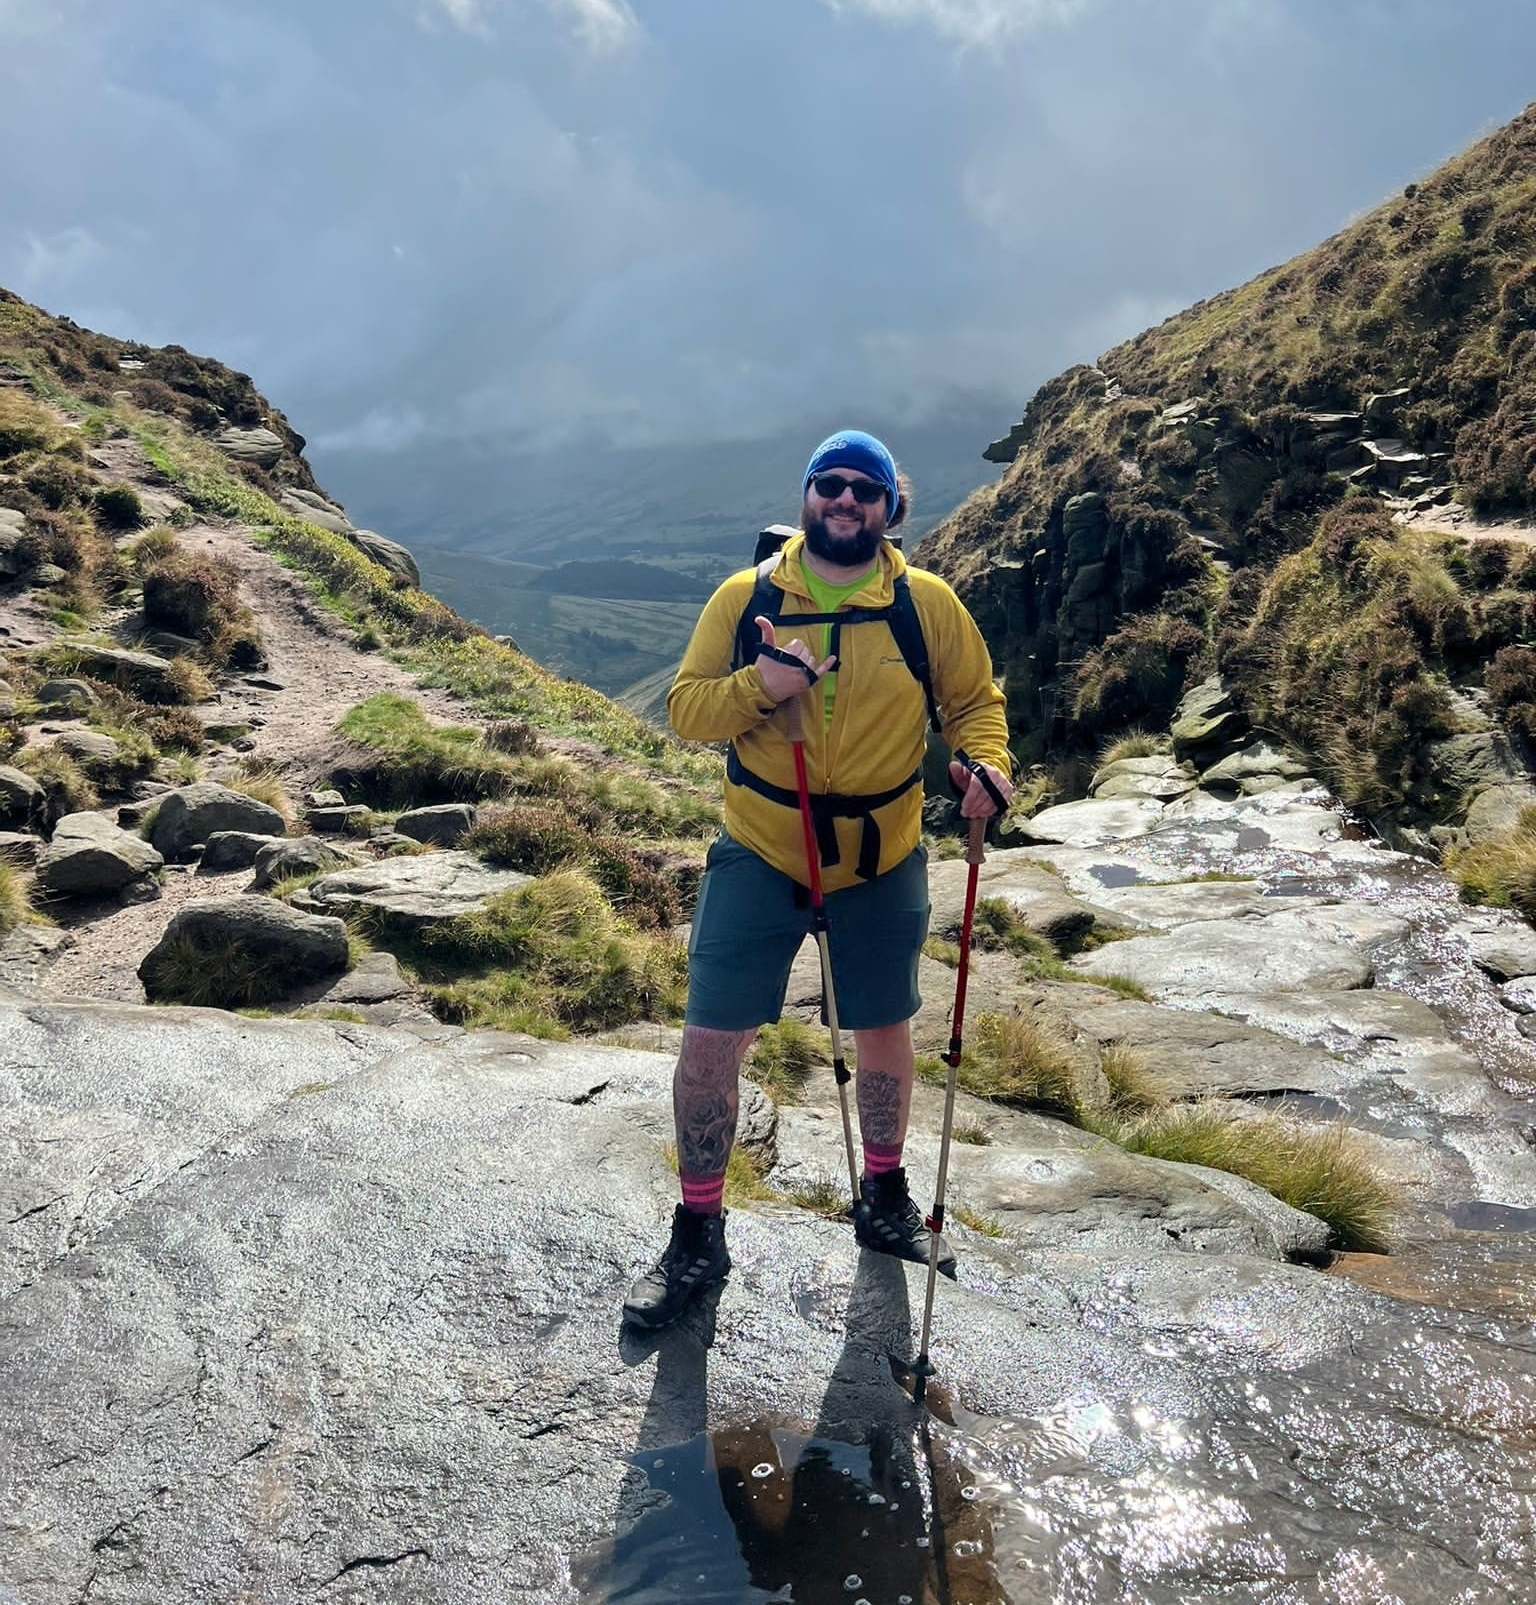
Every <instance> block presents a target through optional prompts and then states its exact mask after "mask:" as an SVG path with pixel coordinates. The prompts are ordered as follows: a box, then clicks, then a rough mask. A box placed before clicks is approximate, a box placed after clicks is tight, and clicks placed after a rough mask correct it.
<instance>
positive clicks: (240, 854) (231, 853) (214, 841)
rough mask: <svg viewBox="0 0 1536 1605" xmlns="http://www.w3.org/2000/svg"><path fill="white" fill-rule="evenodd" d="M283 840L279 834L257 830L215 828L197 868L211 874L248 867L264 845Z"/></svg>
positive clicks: (268, 845) (278, 842) (269, 845)
mask: <svg viewBox="0 0 1536 1605" xmlns="http://www.w3.org/2000/svg"><path fill="white" fill-rule="evenodd" d="M283 840H284V838H283V837H281V836H267V835H263V834H261V833H259V832H257V831H249V830H216V831H214V833H213V834H212V835H211V836H210V837H209V838H208V843H207V845H206V846H205V847H204V848H203V856H202V858H201V859H199V860H198V869H199V871H200V872H201V873H202V874H213V873H215V872H216V871H220V870H229V869H249V868H250V867H251V865H252V864H254V863H255V862H256V855H257V854H258V853H259V852H260V851H261V850H262V849H263V848H264V847H271V846H273V845H274V844H280V843H281V842H282V841H283Z"/></svg>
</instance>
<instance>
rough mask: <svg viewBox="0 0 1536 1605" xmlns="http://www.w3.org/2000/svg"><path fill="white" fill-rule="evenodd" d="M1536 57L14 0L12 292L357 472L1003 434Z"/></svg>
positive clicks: (1454, 23)
mask: <svg viewBox="0 0 1536 1605" xmlns="http://www.w3.org/2000/svg"><path fill="white" fill-rule="evenodd" d="M1532 63H1536V4H1532V3H1531V0H264V3H263V4H261V5H259V6H255V5H251V4H250V3H249V0H239V3H235V0H0V151H3V152H4V156H3V158H0V284H4V285H6V286H7V287H8V288H11V289H13V290H15V291H17V292H18V293H20V294H22V295H24V296H26V297H27V298H28V299H30V300H33V301H36V302H38V303H40V304H41V305H43V306H44V307H46V308H47V309H48V310H49V311H51V312H55V313H67V314H68V315H70V316H71V317H73V318H75V319H76V320H77V321H79V322H81V323H84V324H86V325H88V326H90V327H94V328H99V329H102V330H104V331H106V332H108V333H111V334H116V335H119V336H124V337H131V338H139V339H143V340H146V341H149V342H151V343H154V344H163V343H167V342H171V341H175V342H177V343H180V344H182V345H185V346H187V347H188V348H189V349H191V350H194V351H198V352H203V353H207V354H209V355H212V356H216V357H218V358H220V359H222V360H224V361H226V362H228V363H230V364H231V365H233V366H235V367H239V368H243V369H245V370H247V371H248V372H250V373H251V374H252V375H254V377H255V378H256V381H257V383H258V384H259V386H260V387H261V388H262V390H263V391H264V392H265V393H266V394H267V395H268V396H269V397H270V399H271V400H272V401H273V402H274V403H276V404H277V405H278V406H280V407H281V408H282V409H283V410H284V411H285V412H286V413H287V414H288V416H289V417H290V419H291V420H292V422H293V423H294V425H295V426H296V427H297V428H298V429H300V430H301V431H302V432H304V433H305V434H307V435H308V436H310V437H311V442H312V447H313V448H315V449H317V450H318V452H319V453H320V454H322V455H323V453H324V452H325V451H326V450H327V449H332V450H336V449H340V448H341V447H343V446H353V447H356V446H358V445H367V444H372V445H374V446H376V447H377V448H378V449H380V450H384V451H395V450H398V449H399V448H400V447H401V446H402V445H404V444H406V443H408V442H419V441H423V439H424V437H430V436H431V435H433V434H437V433H453V434H455V435H463V434H465V433H466V432H468V433H486V434H496V435H501V436H517V437H520V438H523V439H527V438H530V437H531V438H533V439H535V440H541V441H550V442H558V441H563V440H566V439H568V438H570V437H571V436H580V435H582V434H583V433H587V432H596V433H597V434H599V435H601V436H606V437H607V438H609V439H612V440H614V441H616V442H619V443H624V444H637V443H638V444H644V443H648V442H652V441H666V442H677V441H690V440H698V441H702V442H707V441H708V440H710V439H720V438H730V437H735V438H743V437H752V436H755V435H757V434H759V433H764V432H768V431H771V430H773V429H776V428H779V427H782V426H784V425H786V424H791V423H794V422H795V421H796V420H797V419H799V418H802V417H804V416H806V415H807V414H809V413H812V412H815V413H818V414H824V413H825V412H826V411H827V409H828V407H829V406H830V407H832V408H837V407H841V406H846V407H848V408H849V409H850V413H851V415H860V414H862V415H866V416H867V415H870V414H878V415H879V416H882V417H887V418H903V417H904V418H919V417H921V416H924V415H925V414H933V413H938V412H943V411H944V410H945V409H946V408H948V407H950V406H951V405H953V404H954V402H955V400H956V398H957V397H960V396H969V397H972V398H974V397H975V396H977V395H978V394H981V395H994V394H995V395H996V396H997V397H998V405H999V409H1000V413H999V428H998V432H999V433H1001V432H1002V430H1003V429H1005V428H1006V426H1007V422H1008V421H1009V418H1010V417H1012V416H1017V414H1018V412H1019V411H1020V410H1021V409H1022V407H1023V404H1024V402H1025V401H1026V400H1027V398H1028V396H1029V394H1030V392H1031V391H1032V390H1033V389H1034V387H1035V386H1036V385H1037V384H1039V383H1040V382H1041V381H1042V380H1044V379H1046V378H1048V377H1049V376H1050V375H1052V374H1053V373H1055V372H1057V371H1059V370H1060V369H1061V368H1063V367H1065V366H1067V365H1068V364H1069V363H1071V362H1075V361H1082V360H1091V359H1092V358H1093V357H1095V356H1097V355H1098V354H1099V353H1100V352H1101V351H1102V350H1104V349H1105V348H1106V347H1107V346H1108V345H1110V344H1112V343H1114V342H1115V341H1116V340H1119V339H1121V338H1124V337H1126V336H1128V335H1130V334H1133V333H1135V332H1136V331H1137V330H1138V329H1141V328H1143V327H1145V326H1147V325H1148V324H1150V323H1155V322H1157V321H1159V320H1160V319H1161V318H1162V317H1164V316H1166V315H1167V314H1168V313H1170V312H1172V311H1175V310H1177V309H1178V308H1180V307H1182V306H1185V305H1187V304H1188V303H1189V302H1191V301H1193V300H1196V299H1198V298H1199V297H1201V296H1203V295H1208V294H1211V293H1213V292H1215V291H1217V290H1220V289H1223V288H1225V287H1227V286H1229V285H1232V284H1235V283H1239V282H1241V281H1242V280H1244V279H1246V278H1248V277H1251V276H1252V275H1253V274H1254V273H1256V272H1259V271H1261V270H1262V269H1264V268H1266V267H1268V266H1270V265H1272V264H1273V263H1275V262H1278V261H1282V260H1284V259H1285V258H1286V257H1289V256H1291V255H1294V254H1295V253H1297V252H1298V251H1301V250H1304V249H1306V248H1308V247H1309V246H1311V245H1313V244H1315V243H1316V242H1317V241H1318V240H1320V239H1322V238H1323V237H1325V236H1326V235H1328V234H1329V233H1331V232H1333V231H1334V230H1335V229H1337V228H1339V227H1340V226H1341V225H1343V224H1344V223H1345V222H1347V221H1348V220H1349V219H1350V218H1351V217H1352V216H1353V215H1356V214H1358V213H1359V212H1362V211H1364V210H1367V209H1369V208H1370V207H1371V206H1373V205H1375V204H1376V203H1377V202H1379V201H1380V200H1382V199H1384V198H1385V197H1386V196H1387V195H1388V194H1390V193H1391V192H1392V191H1393V190H1395V189H1397V188H1399V187H1401V185H1403V184H1404V183H1406V182H1408V181H1409V180H1411V179H1413V178H1415V177H1417V176H1421V175H1422V174H1423V173H1425V172H1426V171H1428V170H1429V169H1431V168H1433V167H1434V166H1436V165H1437V164H1438V163H1439V162H1440V161H1442V160H1443V159H1445V158H1446V157H1447V156H1449V155H1452V154H1453V153H1455V152H1456V151H1458V150H1460V149H1462V148H1463V147H1464V146H1466V145H1467V144H1469V143H1470V142H1471V141H1472V140H1474V139H1475V138H1477V137H1478V136H1480V135H1481V134H1483V133H1486V132H1488V131H1489V130H1490V129H1491V128H1493V127H1495V126H1496V125H1497V124H1499V123H1501V122H1503V121H1505V120H1507V119H1508V118H1509V117H1511V116H1513V115H1514V114H1515V113H1516V112H1518V111H1519V110H1520V109H1521V108H1522V107H1523V106H1524V105H1525V104H1526V102H1527V100H1528V99H1529V98H1530V97H1531V95H1532V94H1533V93H1536V88H1533V84H1536V79H1533V77H1532V74H1531V71H1530V68H1531V65H1532Z"/></svg>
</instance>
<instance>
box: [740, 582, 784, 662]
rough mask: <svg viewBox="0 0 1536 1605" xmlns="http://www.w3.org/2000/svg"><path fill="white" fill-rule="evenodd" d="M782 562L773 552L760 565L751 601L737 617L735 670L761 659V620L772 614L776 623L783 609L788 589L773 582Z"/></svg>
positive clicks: (771, 617) (772, 618)
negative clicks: (783, 588) (782, 588)
mask: <svg viewBox="0 0 1536 1605" xmlns="http://www.w3.org/2000/svg"><path fill="white" fill-rule="evenodd" d="M778 566H779V554H778V553H777V552H770V553H769V554H768V556H767V557H765V558H764V559H763V560H762V561H761V562H760V563H759V564H758V565H757V580H756V583H755V584H754V585H753V587H752V595H751V596H750V597H748V598H747V605H746V606H745V607H744V608H743V609H742V610H741V617H740V618H739V619H738V620H737V621H736V647H735V650H734V651H733V652H732V654H731V671H732V673H734V672H735V671H736V670H737V669H744V668H746V666H747V665H748V664H749V663H756V662H757V655H758V653H759V652H760V651H761V650H762V645H763V632H762V631H761V630H759V629H758V627H757V620H758V619H759V618H768V619H771V620H773V621H774V622H775V623H776V622H777V621H778V617H779V614H780V612H782V611H783V607H784V592H783V591H782V590H781V589H780V588H779V587H778V586H777V585H775V584H774V583H773V571H774V570H775V569H776V568H777V567H778Z"/></svg>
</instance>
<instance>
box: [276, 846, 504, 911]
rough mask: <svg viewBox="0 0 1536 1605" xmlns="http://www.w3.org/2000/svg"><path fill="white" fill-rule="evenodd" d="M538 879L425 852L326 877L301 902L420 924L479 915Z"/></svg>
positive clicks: (466, 857) (460, 856)
mask: <svg viewBox="0 0 1536 1605" xmlns="http://www.w3.org/2000/svg"><path fill="white" fill-rule="evenodd" d="M532 879H533V877H532V876H531V875H522V874H519V873H518V872H517V871H516V870H511V869H492V868H491V867H490V865H488V864H483V863H481V862H480V860H479V859H478V858H476V857H475V855H474V854H473V853H461V852H445V853H422V854H420V855H419V856H415V857H406V858H390V859H385V860H383V861H382V862H380V863H377V864H369V865H366V866H364V867H363V868H361V869H346V870H340V871H338V872H337V873H335V874H332V875H322V876H321V877H320V879H319V880H317V881H314V882H312V883H311V884H310V885H309V886H308V887H307V888H306V889H305V890H304V891H303V892H302V893H300V894H298V896H297V897H296V899H295V902H296V903H297V904H298V905H299V906H301V907H306V908H308V907H312V908H316V909H319V910H321V911H323V912H326V913H336V914H350V913H353V912H367V913H372V914H377V915H382V916H384V917H386V918H390V919H394V920H397V921H400V922H403V923H404V924H406V925H416V926H420V925H426V924H431V923H433V922H435V921H438V920H448V919H454V918H457V917H458V916H459V915H462V914H471V913H474V912H475V911H476V910H478V909H482V908H484V907H485V905H486V903H487V902H488V901H489V900H490V899H491V898H492V897H495V896H498V895H499V894H500V893H502V892H512V891H516V890H517V888H518V887H519V886H526V885H527V884H528V883H529V882H530V881H531V880H532Z"/></svg>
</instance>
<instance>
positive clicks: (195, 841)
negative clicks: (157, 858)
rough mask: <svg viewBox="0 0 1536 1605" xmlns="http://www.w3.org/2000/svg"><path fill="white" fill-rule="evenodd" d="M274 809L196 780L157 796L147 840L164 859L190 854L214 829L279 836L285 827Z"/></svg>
mask: <svg viewBox="0 0 1536 1605" xmlns="http://www.w3.org/2000/svg"><path fill="white" fill-rule="evenodd" d="M286 828H287V827H286V825H285V823H284V821H283V816H282V815H281V814H280V813H278V811H277V810H276V809H275V808H272V807H270V806H268V804H266V803H264V802H258V801H257V800H256V799H255V798H254V797H247V796H246V795H245V794H244V793H243V792H238V791H231V790H230V789H229V788H228V787H227V786H220V785H218V784H216V783H215V782H214V781H211V780H199V781H197V782H196V783H195V784H194V785H191V786H182V787H180V788H179V789H178V790H176V791H171V792H167V793H166V794H165V795H164V796H163V797H162V798H161V799H160V806H159V808H158V809H157V810H156V812H155V818H154V823H153V824H152V825H151V826H150V829H149V839H150V841H151V842H152V843H153V844H154V846H155V847H156V848H157V849H158V850H159V851H160V852H162V853H163V854H164V855H165V856H166V858H167V859H172V860H174V859H183V858H187V857H189V856H191V853H192V851H193V849H194V848H197V847H201V846H203V844H204V843H206V842H207V840H208V838H209V837H210V836H212V835H213V834H214V833H215V832H216V831H221V830H243V831H251V832H254V833H256V834H258V835H263V836H281V835H282V834H283V833H284V831H285V830H286Z"/></svg>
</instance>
